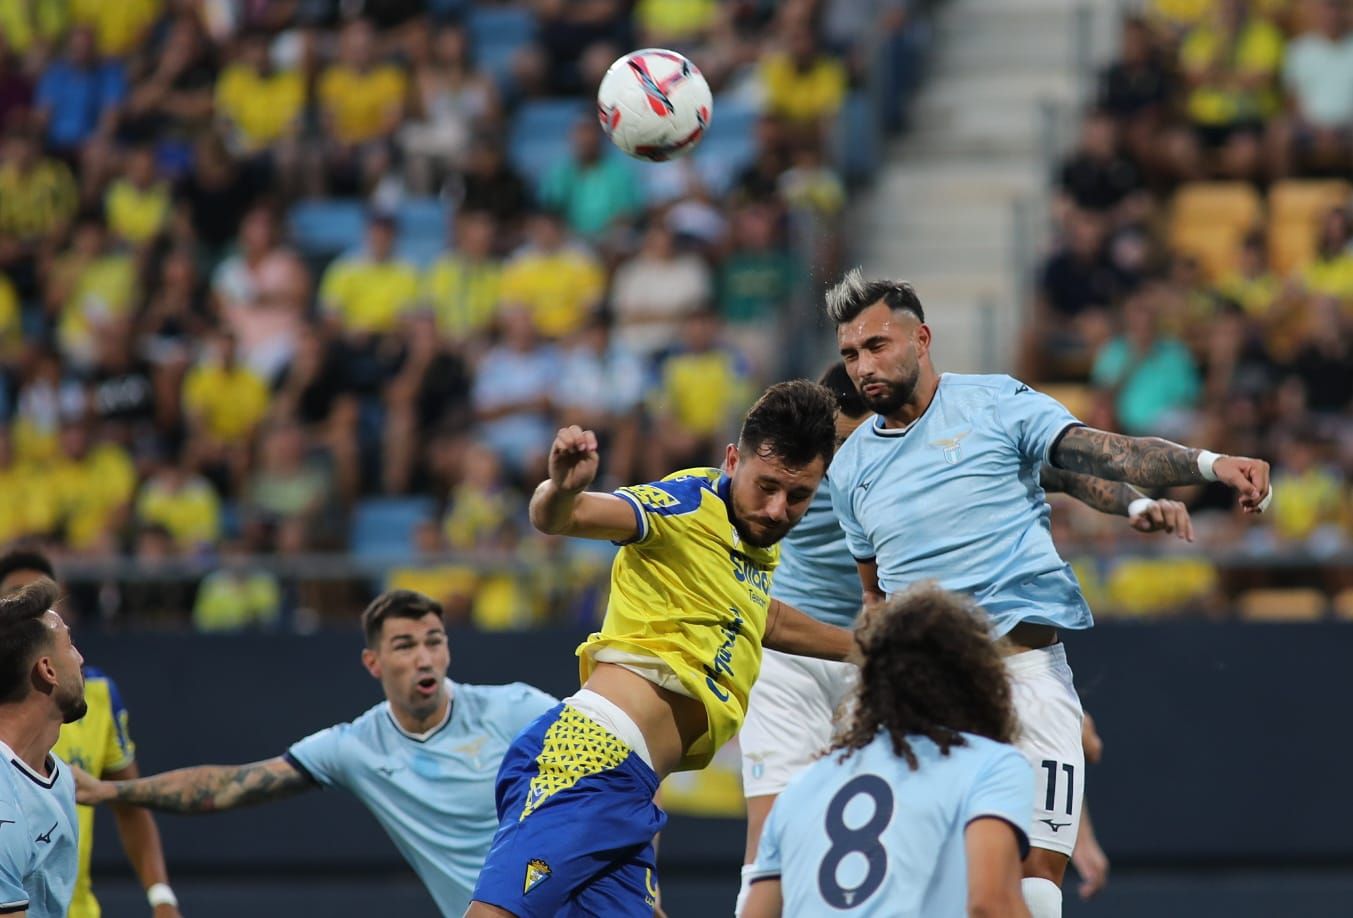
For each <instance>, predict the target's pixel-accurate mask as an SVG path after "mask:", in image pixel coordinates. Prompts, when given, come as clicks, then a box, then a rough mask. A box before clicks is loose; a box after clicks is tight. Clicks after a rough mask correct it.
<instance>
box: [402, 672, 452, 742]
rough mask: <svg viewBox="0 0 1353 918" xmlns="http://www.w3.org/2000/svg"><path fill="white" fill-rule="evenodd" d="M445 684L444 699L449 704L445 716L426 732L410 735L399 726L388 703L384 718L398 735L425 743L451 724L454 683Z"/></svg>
mask: <svg viewBox="0 0 1353 918" xmlns="http://www.w3.org/2000/svg"><path fill="white" fill-rule="evenodd" d="M445 682H446V697H447V699H448V701H449V703H448V704H447V706H446V715H445V716H444V717H442V719H441V721H440V722H439V723H437V724H435V725H433V726H431V727H429V728H428V729H427V730H426V731H424V732H422V733H412V732H410V731H408V730H405V729H404V727H403V725H401V724H400V722H399V720H398V719H397V718H396V717H395V715H394V712H393V711H391V710H390V706H389V704H388V703H387V704H386V706H385V716H386V717H388V718H390V723H392V724H394V725H395V729H396V730H398V731H399V732H400V733H402V734H403V735H404V736H407V737H408V738H409V739H411V740H413V741H414V742H415V743H426V742H427V741H428V740H430V739H432V738H433V737H434V736H436V735H437V734H438V733H441V732H442V731H443V730H445V729H446V725H447V724H449V723H451V716H452V715H453V714H454V713H455V711H456V683H454V682H452V681H451V680H450V679H447V680H445Z"/></svg>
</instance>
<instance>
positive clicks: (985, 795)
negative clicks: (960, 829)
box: [963, 746, 1034, 857]
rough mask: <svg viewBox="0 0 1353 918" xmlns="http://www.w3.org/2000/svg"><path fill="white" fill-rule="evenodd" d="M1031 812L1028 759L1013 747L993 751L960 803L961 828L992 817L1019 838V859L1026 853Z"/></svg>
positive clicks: (1032, 774) (1032, 782) (1032, 806)
mask: <svg viewBox="0 0 1353 918" xmlns="http://www.w3.org/2000/svg"><path fill="white" fill-rule="evenodd" d="M1033 811H1034V773H1033V769H1032V768H1031V767H1030V766H1029V761H1028V759H1026V758H1024V756H1023V755H1021V754H1020V752H1019V751H1018V750H1017V749H1015V748H1014V747H1012V746H1003V747H1000V748H999V749H997V750H996V751H995V754H994V755H993V756H992V759H991V761H990V762H988V763H987V766H986V767H985V768H984V769H983V770H982V772H981V774H979V775H978V777H977V781H976V782H975V783H974V784H973V787H972V789H971V790H970V791H969V792H968V797H967V799H966V800H964V802H963V826H964V828H967V826H968V824H969V823H971V822H972V821H973V820H975V819H983V818H990V817H995V818H996V819H1000V820H1003V821H1005V822H1008V823H1009V824H1010V827H1011V828H1012V829H1014V830H1015V834H1016V835H1017V836H1018V837H1019V851H1020V857H1024V856H1025V855H1026V854H1028V853H1029V819H1030V818H1031V814H1032V813H1033Z"/></svg>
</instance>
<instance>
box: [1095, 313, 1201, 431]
mask: <svg viewBox="0 0 1353 918" xmlns="http://www.w3.org/2000/svg"><path fill="white" fill-rule="evenodd" d="M1157 321H1158V319H1157V314H1156V304H1155V303H1154V302H1153V301H1152V299H1151V297H1150V295H1149V294H1146V293H1142V294H1137V295H1135V296H1132V297H1130V298H1129V299H1128V300H1127V302H1126V303H1125V304H1124V305H1123V331H1122V334H1120V335H1118V336H1117V337H1115V338H1114V339H1113V340H1111V341H1110V342H1109V343H1108V344H1106V345H1105V346H1104V348H1103V349H1102V350H1101V351H1100V352H1099V354H1098V355H1097V356H1096V358H1095V365H1094V369H1093V371H1092V372H1091V380H1092V381H1093V383H1094V385H1095V386H1096V387H1097V388H1098V389H1099V390H1100V391H1101V392H1102V393H1103V394H1104V395H1106V396H1107V397H1108V398H1110V399H1111V400H1112V402H1113V405H1114V412H1115V414H1116V416H1117V418H1118V422H1119V425H1120V426H1121V429H1122V430H1123V431H1125V432H1126V433H1129V434H1133V435H1138V436H1140V435H1143V434H1148V433H1158V434H1161V435H1162V436H1170V435H1172V434H1175V435H1181V434H1184V433H1186V432H1187V429H1188V428H1187V424H1188V423H1189V418H1188V415H1187V412H1189V411H1190V410H1191V409H1192V408H1193V407H1194V406H1195V405H1196V403H1197V400H1198V396H1199V394H1200V390H1201V382H1200V380H1199V377H1198V369H1197V367H1196V366H1195V365H1194V362H1193V357H1192V355H1191V354H1190V353H1189V350H1188V348H1187V347H1185V346H1184V344H1183V343H1182V342H1180V341H1178V340H1177V339H1172V338H1167V337H1164V336H1162V335H1161V334H1160V332H1159V330H1158V326H1157Z"/></svg>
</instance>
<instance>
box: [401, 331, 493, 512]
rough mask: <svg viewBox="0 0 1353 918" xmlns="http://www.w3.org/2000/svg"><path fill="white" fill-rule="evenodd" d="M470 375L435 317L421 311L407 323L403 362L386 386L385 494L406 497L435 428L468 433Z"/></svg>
mask: <svg viewBox="0 0 1353 918" xmlns="http://www.w3.org/2000/svg"><path fill="white" fill-rule="evenodd" d="M470 380H471V376H470V372H469V368H468V367H467V366H466V365H465V363H464V361H463V360H462V359H461V358H460V356H459V355H458V354H457V353H456V352H455V351H453V350H452V349H451V347H450V346H449V344H448V342H447V340H446V339H445V338H443V337H442V336H440V335H438V334H437V320H436V317H435V316H434V315H433V314H432V313H431V312H427V311H419V312H417V313H414V314H412V315H410V316H408V317H407V318H406V319H405V320H404V348H403V354H402V358H401V361H400V363H399V364H398V365H397V367H396V369H395V372H394V375H393V377H392V378H391V380H390V382H389V383H388V384H387V385H386V387H385V431H384V434H383V436H382V441H383V444H384V448H385V449H384V454H383V457H382V459H383V462H382V472H383V475H384V485H385V491H386V493H388V494H403V493H405V492H406V491H408V490H409V486H410V485H411V484H412V483H413V478H414V465H415V462H416V461H417V459H418V458H419V456H418V453H419V445H420V444H422V443H425V442H426V441H427V439H428V434H429V433H430V432H431V431H432V430H433V429H434V428H440V429H441V430H443V431H445V430H448V429H464V428H465V427H467V426H468V420H469V414H470V406H469V402H470Z"/></svg>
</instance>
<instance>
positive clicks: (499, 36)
mask: <svg viewBox="0 0 1353 918" xmlns="http://www.w3.org/2000/svg"><path fill="white" fill-rule="evenodd" d="M468 25H469V31H470V47H471V48H472V49H473V50H474V56H475V61H476V62H477V63H478V64H479V66H480V67H481V68H482V69H483V70H484V71H485V72H486V73H488V74H489V75H491V76H492V77H493V79H494V81H495V82H496V83H497V84H498V86H499V87H500V88H503V89H506V88H507V87H508V86H509V84H510V82H511V74H512V59H513V57H515V56H516V54H517V51H518V50H520V49H521V48H522V47H524V46H525V45H527V44H529V43H530V42H531V40H532V39H533V38H535V34H536V20H535V15H534V14H533V13H532V12H531V11H530V10H529V9H521V8H519V7H486V8H479V7H476V8H474V9H473V10H471V11H470V16H469V19H468Z"/></svg>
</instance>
